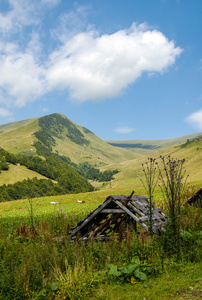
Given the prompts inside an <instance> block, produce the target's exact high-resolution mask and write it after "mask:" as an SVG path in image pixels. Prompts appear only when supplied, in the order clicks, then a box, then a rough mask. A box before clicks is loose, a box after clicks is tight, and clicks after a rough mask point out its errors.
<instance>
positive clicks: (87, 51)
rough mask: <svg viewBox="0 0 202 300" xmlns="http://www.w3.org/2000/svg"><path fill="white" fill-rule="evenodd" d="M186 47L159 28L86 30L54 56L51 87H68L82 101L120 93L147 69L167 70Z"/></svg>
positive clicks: (133, 26) (152, 70) (71, 94)
mask: <svg viewBox="0 0 202 300" xmlns="http://www.w3.org/2000/svg"><path fill="white" fill-rule="evenodd" d="M181 52H182V49H181V48H179V47H175V45H174V42H173V41H168V39H167V38H166V37H165V36H164V35H163V34H162V33H161V32H159V31H157V30H152V31H151V30H148V29H147V28H146V26H145V25H144V24H143V25H140V26H136V25H135V24H133V25H132V26H131V28H129V29H126V30H120V31H117V32H115V33H114V34H111V35H108V34H105V35H99V34H98V33H97V32H95V31H91V32H83V33H80V34H77V35H75V36H74V37H73V38H72V39H70V40H68V41H67V42H66V43H65V44H64V45H63V46H62V47H61V48H60V49H59V50H58V51H55V52H53V53H52V55H51V56H50V67H49V70H48V73H47V79H48V81H49V84H50V88H54V87H55V88H60V89H68V90H69V93H70V96H71V97H72V98H74V99H77V100H79V101H85V100H89V99H91V100H103V99H106V98H110V97H115V96H117V95H119V94H120V93H121V92H122V91H123V90H124V89H125V88H126V87H127V86H128V85H129V84H131V83H134V82H135V81H136V80H137V79H138V78H139V77H140V76H141V75H142V73H143V72H149V73H151V72H160V73H162V72H164V71H165V70H167V69H168V68H169V67H170V66H172V65H173V64H174V63H175V60H176V58H177V56H179V55H180V54H181Z"/></svg>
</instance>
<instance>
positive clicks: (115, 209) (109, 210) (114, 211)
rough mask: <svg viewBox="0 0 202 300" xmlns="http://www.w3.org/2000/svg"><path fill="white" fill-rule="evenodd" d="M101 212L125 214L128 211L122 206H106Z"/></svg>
mask: <svg viewBox="0 0 202 300" xmlns="http://www.w3.org/2000/svg"><path fill="white" fill-rule="evenodd" d="M100 213H102V214H125V213H126V212H125V211H124V210H123V209H120V208H114V209H113V208H112V209H110V208H105V209H103V210H102V211H101V212H100Z"/></svg>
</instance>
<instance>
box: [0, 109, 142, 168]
mask: <svg viewBox="0 0 202 300" xmlns="http://www.w3.org/2000/svg"><path fill="white" fill-rule="evenodd" d="M42 135H43V136H42ZM40 136H41V137H42V138H43V142H44V141H45V140H46V141H49V143H50V146H51V148H52V150H53V151H54V152H56V153H59V154H60V155H65V156H68V157H69V158H70V159H71V160H72V161H73V162H75V163H80V162H85V161H88V162H89V163H91V164H94V165H95V164H96V165H97V166H100V165H105V164H109V163H113V162H119V161H125V160H128V159H135V158H138V157H140V155H139V154H135V153H133V152H131V151H128V150H125V149H121V148H117V147H113V146H111V145H109V144H108V143H106V142H104V141H103V140H101V139H100V138H99V137H97V136H96V135H95V134H93V133H92V132H91V131H90V130H88V129H87V128H85V127H82V126H79V125H77V124H75V123H74V122H72V121H71V120H70V119H68V118H67V117H66V116H64V115H62V114H52V115H48V116H45V117H41V118H33V119H28V120H24V121H20V122H13V123H9V124H5V125H1V126H0V147H2V148H4V149H6V150H7V151H10V152H12V153H21V152H29V151H30V149H33V151H34V150H35V147H34V142H36V141H37V140H38V139H39V137H40Z"/></svg>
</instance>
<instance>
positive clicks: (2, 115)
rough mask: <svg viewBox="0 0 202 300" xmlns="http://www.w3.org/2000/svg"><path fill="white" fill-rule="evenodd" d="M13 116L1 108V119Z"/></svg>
mask: <svg viewBox="0 0 202 300" xmlns="http://www.w3.org/2000/svg"><path fill="white" fill-rule="evenodd" d="M11 115H12V114H11V112H10V111H9V110H7V109H5V108H1V107H0V118H5V117H10V116H11Z"/></svg>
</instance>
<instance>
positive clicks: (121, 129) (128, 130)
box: [114, 126, 135, 134]
mask: <svg viewBox="0 0 202 300" xmlns="http://www.w3.org/2000/svg"><path fill="white" fill-rule="evenodd" d="M114 131H115V132H117V133H120V134H128V133H131V132H133V131H135V129H134V128H131V127H127V126H125V127H118V128H116V129H115V130H114Z"/></svg>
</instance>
